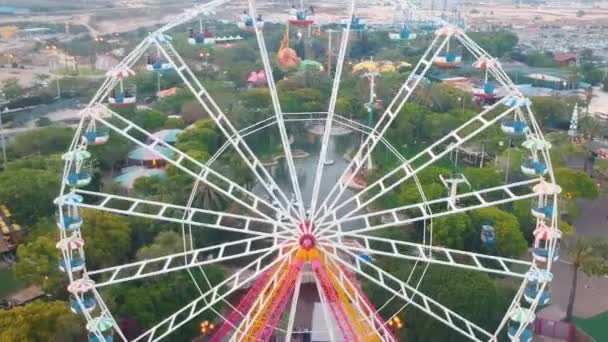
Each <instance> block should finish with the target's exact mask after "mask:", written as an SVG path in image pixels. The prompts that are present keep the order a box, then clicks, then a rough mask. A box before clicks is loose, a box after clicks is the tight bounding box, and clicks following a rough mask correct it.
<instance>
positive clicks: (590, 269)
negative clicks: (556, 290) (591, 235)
mask: <svg viewBox="0 0 608 342" xmlns="http://www.w3.org/2000/svg"><path fill="white" fill-rule="evenodd" d="M562 243H563V244H564V247H565V250H566V251H567V255H568V257H569V259H570V262H571V263H572V283H571V285H570V295H569V296H568V307H567V308H566V318H565V321H567V322H571V321H572V315H573V311H574V301H575V299H576V287H577V284H578V271H579V270H581V271H583V273H585V274H586V275H588V276H590V277H592V276H605V275H608V253H607V252H606V251H608V240H606V239H599V240H598V239H597V238H595V239H594V240H591V239H586V238H582V237H578V238H572V239H568V240H563V241H562Z"/></svg>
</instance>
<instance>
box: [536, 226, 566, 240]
mask: <svg viewBox="0 0 608 342" xmlns="http://www.w3.org/2000/svg"><path fill="white" fill-rule="evenodd" d="M532 234H533V235H534V237H535V238H536V240H543V241H546V240H551V239H561V238H562V232H561V231H560V230H559V229H557V228H550V227H547V225H546V224H545V223H544V222H541V223H539V225H538V227H536V229H534V232H532Z"/></svg>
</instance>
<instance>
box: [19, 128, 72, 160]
mask: <svg viewBox="0 0 608 342" xmlns="http://www.w3.org/2000/svg"><path fill="white" fill-rule="evenodd" d="M73 137H74V130H73V129H71V128H67V127H44V128H40V129H36V130H32V131H29V132H25V133H22V134H19V135H17V136H16V137H15V141H14V142H13V143H12V144H11V145H10V148H9V150H8V152H10V153H11V154H12V155H13V156H14V157H17V158H20V157H24V156H28V155H32V154H42V155H48V154H53V153H64V152H65V151H67V150H68V147H69V146H70V142H71V141H72V138H73Z"/></svg>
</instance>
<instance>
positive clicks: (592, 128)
mask: <svg viewBox="0 0 608 342" xmlns="http://www.w3.org/2000/svg"><path fill="white" fill-rule="evenodd" d="M579 122H580V129H581V131H582V132H583V134H584V135H585V136H586V137H589V140H593V138H594V137H596V136H598V135H599V134H600V133H601V131H602V124H601V123H600V122H599V121H597V120H596V119H594V118H593V117H590V116H587V117H584V118H582V119H581V120H580V121H579Z"/></svg>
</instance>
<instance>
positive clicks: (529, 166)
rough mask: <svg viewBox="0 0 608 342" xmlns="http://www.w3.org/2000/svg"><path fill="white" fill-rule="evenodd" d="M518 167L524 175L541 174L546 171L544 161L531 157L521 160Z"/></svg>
mask: <svg viewBox="0 0 608 342" xmlns="http://www.w3.org/2000/svg"><path fill="white" fill-rule="evenodd" d="M520 169H521V172H522V173H523V174H524V175H526V176H542V175H544V174H546V173H547V171H548V170H547V166H546V165H545V164H544V163H542V162H540V161H538V160H534V159H532V158H528V159H525V160H523V161H522V162H521V167H520Z"/></svg>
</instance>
